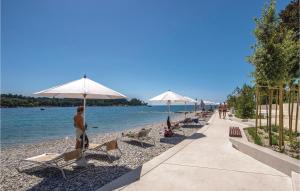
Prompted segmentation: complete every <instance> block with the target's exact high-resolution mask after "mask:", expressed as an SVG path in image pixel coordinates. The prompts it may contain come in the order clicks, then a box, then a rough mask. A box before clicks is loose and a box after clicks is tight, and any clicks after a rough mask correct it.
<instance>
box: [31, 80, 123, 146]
mask: <svg viewBox="0 0 300 191" xmlns="http://www.w3.org/2000/svg"><path fill="white" fill-rule="evenodd" d="M34 95H38V96H42V97H51V98H78V99H83V107H84V112H83V124H85V107H86V99H124V98H126V96H124V95H123V94H121V93H119V92H116V91H114V90H112V89H110V88H108V87H105V86H103V85H102V84H99V83H97V82H95V81H93V80H90V79H88V78H87V77H86V76H85V75H84V77H83V78H81V79H79V80H75V81H72V82H69V83H66V84H63V85H59V86H55V87H52V88H49V89H46V90H43V91H40V92H36V93H34ZM84 137H85V135H83V139H84ZM83 145H84V144H83ZM83 149H84V148H83Z"/></svg>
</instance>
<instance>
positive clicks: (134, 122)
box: [0, 105, 193, 147]
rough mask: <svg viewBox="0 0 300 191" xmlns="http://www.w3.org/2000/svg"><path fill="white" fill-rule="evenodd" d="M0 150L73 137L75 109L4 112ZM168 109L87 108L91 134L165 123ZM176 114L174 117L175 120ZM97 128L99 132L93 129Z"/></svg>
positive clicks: (33, 109)
mask: <svg viewBox="0 0 300 191" xmlns="http://www.w3.org/2000/svg"><path fill="white" fill-rule="evenodd" d="M171 109H172V111H173V112H176V111H184V110H185V109H186V110H189V111H192V110H193V106H178V105H177V106H172V107H171ZM0 111H1V147H7V146H12V145H14V144H24V143H34V142H39V141H42V140H45V139H55V138H64V137H66V136H74V127H73V116H74V114H75V112H76V108H75V107H64V108H62V107H50V108H45V110H40V108H1V110H0ZM167 115H168V113H167V108H166V106H152V107H147V106H137V107H88V108H87V110H86V120H87V124H88V134H89V135H91V134H94V133H106V132H114V131H122V130H125V129H129V128H134V127H138V126H141V125H151V124H154V123H157V122H162V121H165V120H166V118H167ZM178 115H183V114H177V113H172V117H176V116H178ZM92 127H98V128H92Z"/></svg>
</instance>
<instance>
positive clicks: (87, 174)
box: [0, 116, 208, 190]
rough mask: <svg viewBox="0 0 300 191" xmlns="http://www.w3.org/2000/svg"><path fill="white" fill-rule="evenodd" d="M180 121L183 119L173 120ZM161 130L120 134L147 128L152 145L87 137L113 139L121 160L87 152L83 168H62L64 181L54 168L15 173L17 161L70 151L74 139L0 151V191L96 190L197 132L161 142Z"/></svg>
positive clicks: (109, 135)
mask: <svg viewBox="0 0 300 191" xmlns="http://www.w3.org/2000/svg"><path fill="white" fill-rule="evenodd" d="M182 118H183V116H182V117H181V118H177V119H176V120H180V119H182ZM207 120H208V119H207ZM164 126H165V124H163V123H157V124H153V125H148V126H144V127H139V128H135V129H129V130H126V131H123V132H125V133H126V132H129V131H131V132H136V131H138V130H139V129H141V128H151V132H150V136H151V137H153V138H154V139H155V141H156V145H153V143H152V142H145V143H144V145H143V146H142V145H141V144H140V143H139V142H136V141H132V140H130V139H124V138H122V135H121V134H122V132H114V133H105V134H96V135H89V139H90V143H105V142H107V141H109V140H113V139H116V138H117V139H118V145H119V148H120V150H121V151H122V156H121V157H120V158H114V159H113V160H112V161H110V160H109V159H108V157H107V155H105V153H101V152H92V151H91V152H90V151H89V152H87V156H86V159H87V160H88V166H87V167H77V166H76V165H75V164H74V165H70V166H68V167H65V168H64V169H65V173H66V176H67V180H65V179H63V178H62V174H61V172H60V171H59V170H58V169H55V168H50V167H47V168H45V167H40V166H36V167H33V168H25V169H23V171H22V172H18V171H17V170H16V167H17V166H18V163H19V161H20V159H25V158H28V157H32V156H36V155H40V154H42V153H46V152H48V153H49V152H53V153H62V152H64V151H65V149H66V148H67V147H70V148H73V147H74V138H69V139H57V140H48V141H43V142H40V143H35V144H27V145H18V146H14V147H11V148H5V149H2V150H1V164H2V165H1V175H0V181H1V182H0V185H1V190H96V189H98V188H100V187H102V186H103V185H105V184H107V183H109V182H111V181H112V180H114V179H116V178H118V177H120V176H122V175H124V174H125V173H127V172H129V171H131V170H132V169H135V168H137V167H139V166H140V165H142V164H143V163H145V162H147V161H149V160H151V159H152V158H154V157H155V156H158V155H160V154H161V153H163V152H165V151H166V150H168V149H169V148H171V147H173V146H174V145H176V144H178V143H179V142H181V141H182V140H184V139H185V138H187V137H189V136H190V135H192V134H193V133H195V132H196V131H197V130H198V129H199V128H182V129H183V131H184V133H183V132H180V131H179V132H175V135H174V136H173V137H169V138H165V137H164V136H163V131H164Z"/></svg>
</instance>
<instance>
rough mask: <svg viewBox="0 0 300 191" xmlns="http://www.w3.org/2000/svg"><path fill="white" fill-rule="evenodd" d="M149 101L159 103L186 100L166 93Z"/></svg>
mask: <svg viewBox="0 0 300 191" xmlns="http://www.w3.org/2000/svg"><path fill="white" fill-rule="evenodd" d="M150 101H160V102H186V101H187V100H186V98H184V97H183V96H181V95H179V94H177V93H174V92H172V91H166V92H164V93H162V94H160V95H158V96H155V97H153V98H151V99H150Z"/></svg>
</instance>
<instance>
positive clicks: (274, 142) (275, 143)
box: [272, 135, 278, 145]
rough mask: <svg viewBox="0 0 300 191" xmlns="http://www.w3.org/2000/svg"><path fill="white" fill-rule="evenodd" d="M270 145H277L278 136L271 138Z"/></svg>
mask: <svg viewBox="0 0 300 191" xmlns="http://www.w3.org/2000/svg"><path fill="white" fill-rule="evenodd" d="M272 145H278V136H277V135H273V136H272Z"/></svg>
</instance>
